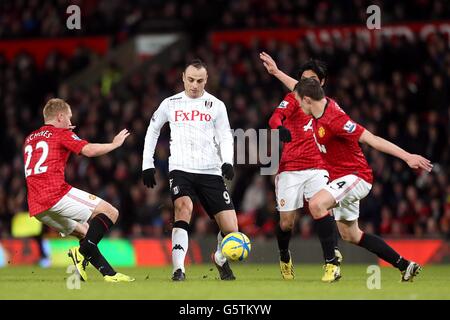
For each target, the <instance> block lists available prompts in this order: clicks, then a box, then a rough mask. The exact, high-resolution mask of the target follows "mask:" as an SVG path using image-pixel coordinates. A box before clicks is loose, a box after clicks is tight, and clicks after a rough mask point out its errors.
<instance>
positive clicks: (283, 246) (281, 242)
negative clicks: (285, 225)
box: [276, 224, 292, 263]
mask: <svg viewBox="0 0 450 320" xmlns="http://www.w3.org/2000/svg"><path fill="white" fill-rule="evenodd" d="M291 233H292V231H291V230H289V231H283V230H281V228H280V225H279V224H278V225H277V229H276V235H277V241H278V249H279V250H280V260H281V261H283V262H284V263H288V262H289V259H290V257H291V256H290V254H289V241H290V240H291Z"/></svg>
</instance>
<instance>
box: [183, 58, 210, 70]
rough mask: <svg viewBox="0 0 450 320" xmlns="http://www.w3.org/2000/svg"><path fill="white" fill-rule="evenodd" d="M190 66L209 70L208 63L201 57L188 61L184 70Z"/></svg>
mask: <svg viewBox="0 0 450 320" xmlns="http://www.w3.org/2000/svg"><path fill="white" fill-rule="evenodd" d="M189 66H193V67H194V68H196V69H201V68H205V70H208V67H207V66H206V63H204V62H203V61H202V60H201V59H193V60H191V61H190V62H188V63H187V64H186V66H185V67H184V71H186V69H187V68H188V67H189Z"/></svg>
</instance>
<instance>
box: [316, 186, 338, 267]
mask: <svg viewBox="0 0 450 320" xmlns="http://www.w3.org/2000/svg"><path fill="white" fill-rule="evenodd" d="M335 205H336V201H335V199H334V198H333V196H332V195H331V194H330V193H329V192H328V191H327V190H326V189H322V190H320V191H319V192H317V193H316V194H315V195H314V196H313V197H312V198H311V199H310V201H309V211H310V212H311V215H312V217H313V219H314V227H315V230H316V232H317V235H318V236H319V239H320V243H321V245H322V251H323V254H324V259H325V264H334V265H338V264H339V262H338V259H337V257H336V254H335V251H334V249H335V247H336V234H335V230H336V229H335V228H336V226H335V221H334V219H333V217H332V216H331V215H330V212H329V210H330V209H331V208H333V207H334V206H335Z"/></svg>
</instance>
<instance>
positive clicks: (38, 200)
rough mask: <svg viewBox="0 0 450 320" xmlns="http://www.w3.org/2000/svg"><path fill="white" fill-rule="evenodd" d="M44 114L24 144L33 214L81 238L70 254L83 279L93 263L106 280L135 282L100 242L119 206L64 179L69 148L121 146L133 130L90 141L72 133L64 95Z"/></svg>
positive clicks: (101, 150)
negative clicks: (103, 140)
mask: <svg viewBox="0 0 450 320" xmlns="http://www.w3.org/2000/svg"><path fill="white" fill-rule="evenodd" d="M43 114H44V122H45V124H44V125H43V126H42V127H41V128H39V129H38V130H36V131H33V132H32V133H31V134H30V135H28V136H27V138H26V139H25V145H24V148H23V152H24V162H25V177H26V181H27V190H28V207H29V211H30V216H32V217H33V216H34V217H35V218H36V219H38V220H39V221H41V222H42V223H44V224H46V225H48V226H50V227H52V228H54V229H56V230H58V231H59V232H60V233H61V235H62V236H67V235H73V236H75V237H77V238H79V239H80V247H79V248H78V247H75V248H72V249H70V250H69V256H70V257H71V258H72V260H73V262H74V264H75V266H76V268H77V271H78V273H79V274H80V278H81V279H82V280H83V281H86V280H87V274H86V270H85V268H86V266H87V264H88V263H91V264H92V265H93V266H94V267H95V268H97V270H99V271H100V272H101V273H102V275H103V277H104V279H105V281H108V282H120V281H126V282H128V281H133V280H134V279H133V278H131V277H129V276H126V275H124V274H121V273H118V272H116V271H115V270H114V269H113V268H112V267H111V265H110V264H109V263H108V261H106V259H105V258H104V257H103V255H102V254H101V253H100V251H99V249H98V247H97V244H98V243H99V242H100V240H101V239H102V238H103V236H104V234H105V233H106V232H107V231H109V229H110V228H111V227H112V226H113V224H114V223H115V222H116V221H117V218H118V216H119V212H118V210H117V209H116V208H114V207H113V206H112V205H111V204H109V203H108V202H106V201H104V200H102V199H100V198H98V197H96V196H94V195H91V194H89V193H87V192H84V191H82V190H79V189H77V188H74V187H72V186H71V185H69V184H68V183H67V182H66V181H65V179H64V168H65V165H66V162H67V159H68V158H69V156H70V153H72V152H73V153H75V154H80V153H81V154H82V155H84V156H87V157H97V156H101V155H103V154H106V153H108V152H110V151H112V150H114V149H116V148H118V147H120V146H121V145H122V144H123V142H124V141H125V139H126V138H127V137H128V136H129V132H128V131H127V130H126V129H124V130H122V131H121V132H120V133H119V134H118V135H116V136H115V137H114V139H113V141H112V142H111V143H101V144H98V143H89V142H87V141H86V140H82V139H80V138H79V137H78V136H77V135H76V134H75V133H73V132H72V129H73V128H75V127H74V126H72V123H71V121H70V118H71V117H72V111H71V108H70V106H69V105H68V104H67V103H66V102H65V101H64V100H62V99H50V100H49V101H48V102H47V104H46V105H45V107H44V111H43ZM88 220H90V222H89V224H88V223H87V221H88Z"/></svg>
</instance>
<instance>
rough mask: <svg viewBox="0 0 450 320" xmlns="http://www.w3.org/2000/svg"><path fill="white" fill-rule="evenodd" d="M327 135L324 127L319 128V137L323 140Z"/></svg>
mask: <svg viewBox="0 0 450 320" xmlns="http://www.w3.org/2000/svg"><path fill="white" fill-rule="evenodd" d="M324 135H325V129H324V128H323V127H320V128H319V137H321V138H323V136H324Z"/></svg>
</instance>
